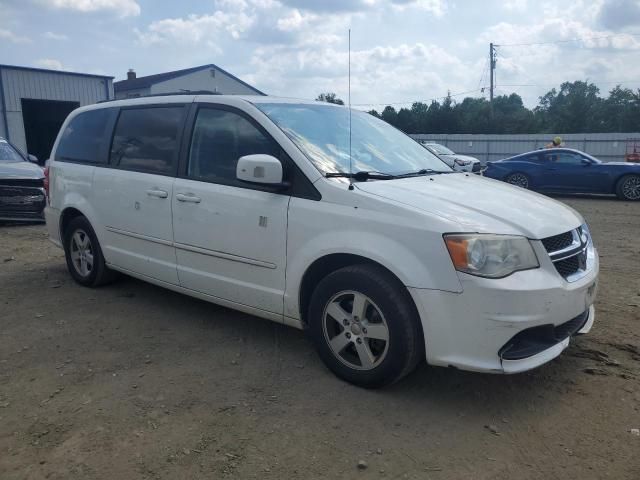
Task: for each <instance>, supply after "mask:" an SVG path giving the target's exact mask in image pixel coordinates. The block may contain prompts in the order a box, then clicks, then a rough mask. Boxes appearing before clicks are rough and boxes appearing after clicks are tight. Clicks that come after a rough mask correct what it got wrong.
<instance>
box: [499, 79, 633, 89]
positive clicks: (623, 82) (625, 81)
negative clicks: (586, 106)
mask: <svg viewBox="0 0 640 480" xmlns="http://www.w3.org/2000/svg"><path fill="white" fill-rule="evenodd" d="M587 81H590V82H592V83H596V84H599V85H616V84H620V85H622V84H626V83H640V79H636V80H623V81H618V82H599V81H597V80H589V79H587ZM498 86H499V87H556V86H558V84H557V83H503V84H500V85H498Z"/></svg>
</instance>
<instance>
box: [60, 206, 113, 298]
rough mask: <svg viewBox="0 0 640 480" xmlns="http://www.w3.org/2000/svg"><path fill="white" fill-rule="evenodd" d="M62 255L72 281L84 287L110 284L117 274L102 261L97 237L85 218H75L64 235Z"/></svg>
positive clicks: (102, 257)
mask: <svg viewBox="0 0 640 480" xmlns="http://www.w3.org/2000/svg"><path fill="white" fill-rule="evenodd" d="M64 254H65V259H66V261H67V268H68V269H69V273H70V274H71V276H72V277H73V279H74V280H75V281H76V282H78V283H79V284H80V285H83V286H85V287H98V286H100V285H105V284H107V283H110V282H112V281H113V280H115V279H116V278H117V277H118V273H117V272H115V271H113V270H111V269H109V268H108V267H107V265H106V264H105V261H104V256H103V255H102V249H101V248H100V243H98V237H96V234H95V232H94V231H93V228H92V227H91V224H90V223H89V221H88V220H87V219H86V218H85V217H76V218H74V219H73V220H71V222H69V225H68V226H67V228H66V230H65V235H64Z"/></svg>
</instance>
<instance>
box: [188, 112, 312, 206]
mask: <svg viewBox="0 0 640 480" xmlns="http://www.w3.org/2000/svg"><path fill="white" fill-rule="evenodd" d="M205 109H211V110H223V111H226V112H231V113H235V114H237V115H239V116H241V117H242V118H244V119H245V120H247V121H248V122H249V123H250V124H251V125H252V126H254V127H255V128H256V129H257V130H258V131H259V132H260V133H262V135H264V136H265V138H267V139H268V140H269V141H271V142H273V143H274V144H275V145H276V146H277V147H278V150H279V155H278V158H279V159H280V161H281V162H282V168H283V172H284V174H285V178H286V179H290V180H291V183H292V186H291V187H290V188H288V189H287V190H282V191H281V190H277V189H274V188H272V187H269V186H260V185H252V184H249V183H247V184H246V185H239V184H237V183H233V182H225V181H214V180H206V179H201V178H193V177H190V176H189V175H188V174H187V172H188V167H189V155H190V151H191V143H192V140H193V133H194V130H195V125H196V120H197V117H198V112H199V111H200V110H205ZM182 139H183V141H182V145H181V148H180V160H179V162H178V172H177V177H178V178H183V179H185V180H192V181H196V182H203V183H212V184H216V185H226V186H230V187H236V188H245V189H248V190H257V191H261V192H268V193H274V194H281V195H286V196H293V197H300V198H306V199H309V200H320V199H321V198H322V196H321V195H320V192H318V190H317V189H316V188H315V186H314V185H313V183H312V182H311V181H310V180H309V179H308V178H307V177H306V175H305V174H304V173H303V172H302V170H300V168H299V167H298V166H297V165H296V164H295V162H294V161H293V160H292V159H291V158H290V157H289V155H288V154H287V153H286V152H285V150H284V149H283V148H282V146H281V145H280V143H279V142H278V141H277V140H276V139H275V138H273V136H272V135H271V134H270V133H269V132H267V131H266V130H265V128H264V127H263V126H262V125H260V124H259V123H258V122H257V121H256V120H255V119H254V118H253V117H251V115H249V114H247V113H246V112H243V111H242V110H240V109H239V108H236V107H233V106H231V105H225V104H220V103H193V104H191V105H190V107H189V112H188V114H187V120H186V122H185V128H184V132H183V136H182ZM296 183H297V184H301V185H298V187H299V188H298V189H296V186H297V185H296ZM302 184H304V185H302ZM300 187H302V188H300Z"/></svg>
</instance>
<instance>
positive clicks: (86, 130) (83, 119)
mask: <svg viewBox="0 0 640 480" xmlns="http://www.w3.org/2000/svg"><path fill="white" fill-rule="evenodd" d="M113 114H114V111H113V109H108V108H101V109H99V110H90V111H88V112H83V113H80V114H78V115H76V116H75V117H73V119H72V120H71V121H70V122H69V124H68V125H67V127H66V128H65V129H64V132H62V137H60V142H59V143H58V148H57V150H56V160H60V161H70V162H79V163H106V162H107V158H106V155H105V154H104V153H103V152H104V150H103V147H104V146H105V142H108V141H109V140H108V138H109V135H108V133H107V129H108V128H109V120H110V119H111V116H112V115H113Z"/></svg>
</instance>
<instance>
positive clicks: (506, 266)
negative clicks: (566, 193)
mask: <svg viewBox="0 0 640 480" xmlns="http://www.w3.org/2000/svg"><path fill="white" fill-rule="evenodd" d="M444 241H445V243H446V244H447V249H448V250H449V255H451V261H453V265H454V267H455V268H456V270H458V271H460V272H465V273H469V274H471V275H477V276H480V277H488V278H502V277H506V276H507V275H511V274H512V273H513V272H517V271H519V270H528V269H530V268H537V267H539V266H540V264H539V263H538V258H537V257H536V254H535V252H534V251H533V247H532V246H531V243H530V242H529V240H528V239H527V238H525V237H517V236H513V235H489V234H450V235H445V236H444Z"/></svg>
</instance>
